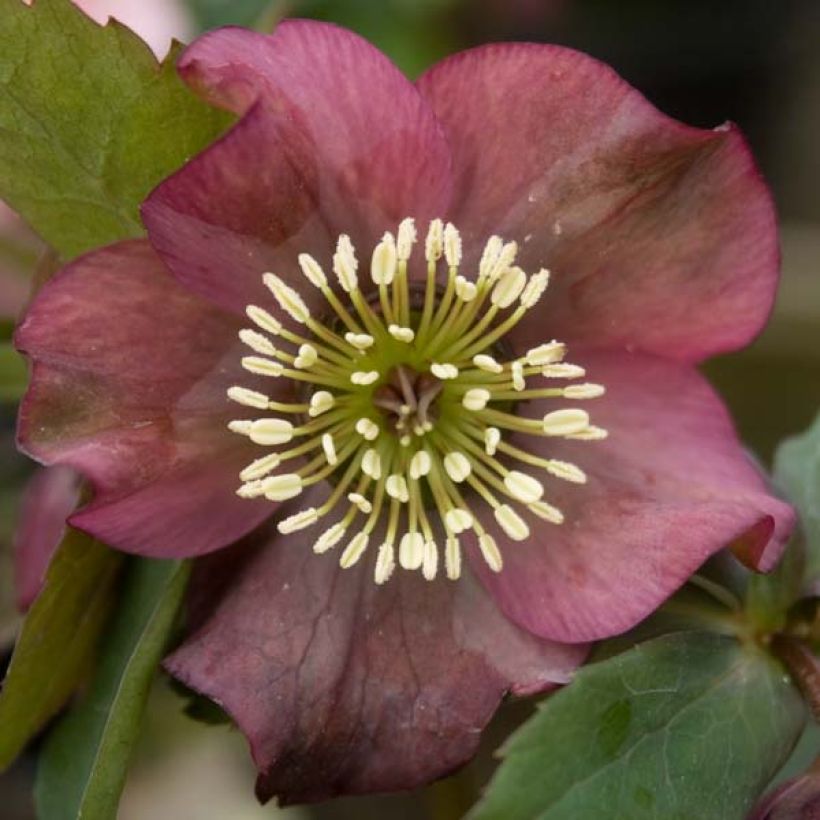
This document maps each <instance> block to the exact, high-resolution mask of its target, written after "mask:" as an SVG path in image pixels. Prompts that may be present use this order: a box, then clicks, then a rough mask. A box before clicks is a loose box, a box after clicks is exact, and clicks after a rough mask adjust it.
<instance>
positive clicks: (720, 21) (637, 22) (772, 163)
mask: <svg viewBox="0 0 820 820" xmlns="http://www.w3.org/2000/svg"><path fill="white" fill-rule="evenodd" d="M129 2H130V3H131V4H132V6H131V9H129V11H130V10H133V7H134V6H135V5H137V3H136V0H129ZM140 2H142V0H140ZM164 2H165V3H166V4H167V8H168V10H169V13H170V11H171V7H174V8H173V11H174V14H175V15H179V14H180V12H181V13H182V16H181V17H180V19H181V20H185V19H186V18H187V30H180V31H179V32H178V33H177V34H178V36H179V38H180V39H183V40H184V39H187V38H189V37H190V36H193V35H195V34H196V33H197V32H199V31H204V30H206V29H209V28H214V27H216V26H221V25H243V26H254V27H257V28H259V29H261V30H265V29H268V28H270V27H271V26H272V25H274V24H275V21H276V20H277V19H279V18H280V17H282V16H301V17H312V18H316V19H322V20H329V21H333V22H335V23H338V24H340V25H344V26H347V27H350V28H352V29H354V30H355V31H357V32H359V33H360V34H362V35H364V36H365V37H367V38H368V39H370V40H371V41H372V42H374V43H375V44H376V45H377V46H378V47H380V48H381V49H382V50H384V51H385V52H386V53H387V54H389V55H390V56H391V57H392V58H393V59H394V60H395V61H396V62H397V64H398V65H399V66H400V67H401V68H402V69H403V70H404V71H405V72H407V73H408V74H409V75H410V76H416V75H418V73H420V72H421V71H422V70H424V68H425V67H426V66H428V65H430V64H431V63H432V62H434V61H435V60H437V59H439V58H441V57H442V56H444V55H446V54H448V53H451V52H453V51H456V50H459V49H463V48H468V47H470V46H474V45H478V44H481V43H484V42H491V41H497V40H531V41H537V42H553V43H560V44H563V45H567V46H571V47H573V48H577V49H580V50H582V51H586V52H588V53H590V54H592V55H593V56H595V57H598V58H599V59H601V60H603V61H605V62H607V63H609V64H611V65H612V66H613V67H614V68H615V69H616V70H617V71H618V72H619V73H620V74H621V75H622V76H624V77H625V78H626V79H627V80H628V81H629V82H630V83H632V84H633V85H634V86H636V87H637V88H639V89H640V90H641V91H643V93H644V94H646V95H647V96H648V97H649V99H650V100H651V101H652V102H653V103H655V104H656V105H657V106H658V107H659V108H661V109H662V110H663V111H665V112H667V113H668V114H670V115H672V116H674V117H676V118H678V119H681V120H683V121H685V122H688V123H691V124H694V125H699V126H703V127H711V126H715V125H718V124H720V123H722V122H724V121H725V120H733V121H734V122H736V123H738V124H739V125H740V127H741V128H742V129H743V131H744V132H745V133H746V135H747V137H748V139H749V141H750V143H751V145H752V148H753V150H754V152H755V154H756V156H757V158H758V161H759V163H760V166H761V168H762V170H763V173H764V175H765V176H766V178H767V179H768V181H769V183H770V184H771V186H772V190H773V193H774V196H775V199H776V202H777V206H778V210H779V212H780V216H781V220H782V241H783V271H784V273H783V280H782V286H781V290H780V294H779V297H778V302H777V306H776V309H775V312H774V315H773V317H772V320H771V322H770V324H769V326H768V328H767V329H766V331H765V332H764V333H763V334H762V336H761V337H760V338H759V339H758V340H757V341H756V342H755V343H754V344H753V345H752V346H751V347H750V348H748V349H747V350H745V351H743V352H741V353H738V354H735V355H732V356H725V357H722V358H720V359H719V360H716V361H713V362H711V363H709V365H708V366H707V368H706V372H707V375H708V376H709V377H710V378H711V379H712V381H713V383H714V384H715V386H716V387H717V389H718V390H719V391H720V392H721V393H722V394H723V396H724V397H725V399H726V401H727V402H728V404H729V406H730V408H731V410H732V412H733V414H734V417H735V419H736V421H737V424H738V429H739V432H740V435H741V436H742V438H743V439H744V441H745V442H747V444H748V445H749V447H750V448H751V449H752V450H753V451H754V453H755V454H756V455H757V456H758V457H759V458H760V459H761V460H763V461H764V462H766V463H768V461H769V459H770V457H771V454H772V452H773V449H774V447H775V445H776V444H777V442H778V441H780V440H781V439H782V438H784V437H785V436H787V435H789V434H792V433H796V432H798V431H800V430H801V429H803V428H805V427H806V426H808V424H809V422H810V420H811V419H812V417H813V415H814V413H815V412H816V411H817V408H818V407H820V275H818V273H819V271H818V267H820V196H818V193H817V192H818V190H820V152H818V150H817V146H818V145H820V50H818V48H817V43H818V42H820V3H817V2H816V0H780V2H771V0H722V2H720V3H715V2H712V0H685V1H684V0H681V1H680V2H678V1H676V0H618V2H612V0H281V1H280V2H274V3H271V2H270V0H187V2H183V0H180V2H179V3H175V2H173V0H164ZM180 4H181V5H183V6H184V7H183V8H182V9H180V8H177V6H178V5H180ZM93 5H94V4H93V3H90V2H89V3H88V4H87V5H86V8H88V9H89V11H91V12H92V13H93V9H92V6H93ZM96 5H97V6H99V7H102V6H103V5H105V4H104V3H102V2H97V3H96ZM108 5H109V6H111V5H115V4H111V3H109V4H108ZM120 6H121V7H122V8H123V10H126V7H127V3H125V2H121V3H120ZM115 13H116V12H115ZM122 16H123V17H124V19H127V17H126V15H125V13H123V15H122ZM181 27H182V24H181ZM36 258H37V242H36V240H35V239H34V238H32V237H31V236H30V235H28V234H27V233H26V231H25V229H23V228H21V227H19V226H17V225H14V223H13V220H10V218H8V217H6V216H3V215H2V214H0V273H1V272H3V270H4V269H6V270H10V269H12V268H13V271H12V273H11V274H10V275H9V276H7V277H6V278H5V279H4V280H3V283H2V288H3V293H2V294H0V296H2V297H9V302H10V303H11V302H15V299H16V302H15V304H17V305H19V304H20V303H21V302H22V301H23V299H24V296H23V295H21V294H22V293H23V292H24V291H25V289H26V288H27V287H28V285H27V283H26V275H28V276H33V275H34V267H35V265H34V260H35V259H36ZM15 277H16V278H15ZM12 291H14V293H15V294H16V296H15V297H14V298H12ZM11 310H12V308H11V307H9V306H8V305H5V304H4V303H3V299H0V344H2V343H4V342H7V340H8V339H9V337H10V332H11V328H12V324H13V323H12V321H11V320H10V311H11ZM725 320H726V321H727V322H731V321H732V317H731V316H726V317H725ZM2 377H3V371H2V362H1V361H0V380H2ZM14 415H15V407H14V405H13V403H12V402H10V401H8V399H7V398H5V399H4V397H3V395H2V391H0V653H7V652H8V649H9V648H10V645H11V642H12V640H13V637H14V634H15V629H16V625H17V618H16V615H15V613H14V609H13V606H12V596H11V536H12V532H13V528H14V521H15V511H16V509H17V505H18V499H19V493H20V489H21V487H22V485H23V483H24V481H25V479H26V477H27V476H28V474H29V473H30V469H31V468H30V465H28V464H27V462H26V461H25V460H24V459H23V458H22V457H21V456H18V455H16V454H15V452H14V447H13V424H14ZM5 659H6V660H7V654H6V655H5ZM531 709H532V706H531V704H528V703H526V702H518V703H510V704H508V705H507V706H506V707H505V708H504V709H502V710H501V712H500V713H499V715H498V716H497V717H496V718H495V720H494V722H493V724H492V725H491V727H490V730H489V731H488V732H487V733H486V735H485V738H484V742H483V746H482V751H481V753H480V754H479V756H478V758H477V760H476V761H475V762H474V763H473V764H471V765H470V766H469V767H468V768H467V769H466V770H465V771H464V772H463V773H461V774H460V775H458V776H457V777H455V778H449V779H448V780H445V781H442V782H441V783H438V784H435V785H433V786H432V787H430V788H428V789H424V790H420V791H419V792H416V793H413V794H410V795H402V796H389V797H376V798H360V799H345V800H340V801H335V802H333V803H332V804H327V805H324V806H317V807H309V808H289V809H285V810H281V811H280V810H277V809H275V808H273V807H270V806H269V807H265V808H261V807H259V806H257V805H256V803H255V801H254V799H253V796H252V783H253V772H252V768H251V766H250V763H249V760H248V755H247V750H246V747H245V743H244V741H243V739H242V737H241V736H240V735H239V734H238V733H237V732H235V731H233V730H232V729H230V728H228V727H226V726H219V727H215V728H211V727H205V725H204V724H202V723H197V722H194V721H192V720H190V718H188V717H186V716H184V715H183V714H182V712H181V702H180V700H179V699H178V697H177V696H176V695H175V694H173V693H172V692H170V690H169V689H168V687H167V685H166V684H165V683H163V682H159V683H158V684H157V686H156V691H155V693H154V696H153V698H152V708H151V709H150V710H149V715H148V721H147V725H146V727H145V732H144V737H143V739H142V745H141V749H140V751H139V753H138V755H137V760H136V762H135V764H134V767H133V772H132V775H131V777H130V780H129V784H128V786H127V787H126V792H125V796H124V800H123V804H122V809H121V812H120V817H121V818H123V820H142V819H143V818H147V817H163V818H164V817H173V818H175V820H188V819H189V818H190V820H211V819H212V818H213V820H222V818H231V820H252V819H253V818H265V817H268V818H269V817H284V818H287V820H298V818H319V819H320V820H323V819H324V818H327V819H328V820H329V819H330V818H333V820H346V818H357V820H358V818H370V817H372V818H382V817H385V816H390V817H391V818H395V820H401V819H402V818H413V819H414V820H417V819H418V818H428V817H429V818H432V819H433V820H443V819H444V818H457V817H460V816H461V814H462V813H463V812H464V811H465V809H466V808H467V807H468V806H469V805H470V804H471V802H472V801H473V800H474V799H475V796H476V794H477V792H478V790H479V789H480V786H481V784H482V783H484V782H485V781H486V778H487V775H488V773H489V771H490V770H491V767H492V751H493V749H495V748H496V747H497V746H498V745H499V744H500V742H501V741H502V740H503V738H504V737H506V735H507V734H508V733H509V732H510V730H511V728H512V727H514V726H515V725H517V724H518V723H520V722H521V720H522V719H524V718H525V717H526V716H527V715H529V713H530V711H531ZM812 743H814V745H816V743H817V738H816V736H815V737H814V739H813V741H812V740H809V741H808V742H807V741H805V740H804V744H803V746H804V747H805V748H808V750H809V752H810V751H811V748H812ZM35 753H36V750H33V751H32V753H31V754H30V755H29V756H27V757H26V758H25V759H24V760H23V761H21V763H20V764H19V765H18V766H17V767H16V768H15V769H14V770H13V771H12V772H10V773H8V774H6V775H4V776H3V777H2V778H0V816H2V818H3V820H28V818H31V817H33V810H32V807H31V803H30V793H31V777H32V772H33V765H34V760H35ZM803 754H804V755H805V754H806V752H805V751H804V752H803Z"/></svg>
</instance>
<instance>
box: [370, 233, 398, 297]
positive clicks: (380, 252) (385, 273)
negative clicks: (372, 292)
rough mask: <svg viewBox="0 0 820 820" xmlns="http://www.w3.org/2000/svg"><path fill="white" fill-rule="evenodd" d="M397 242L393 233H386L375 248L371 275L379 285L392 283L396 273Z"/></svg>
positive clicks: (371, 263)
mask: <svg viewBox="0 0 820 820" xmlns="http://www.w3.org/2000/svg"><path fill="white" fill-rule="evenodd" d="M397 261H398V258H397V255H396V242H395V240H394V239H393V234H391V233H386V234H385V235H384V237H383V238H382V241H381V242H379V244H378V245H376V247H375V249H374V250H373V257H372V259H371V262H370V277H371V279H372V280H373V282H374V283H375V284H377V285H390V284H392V283H393V278H394V277H395V275H396V263H397Z"/></svg>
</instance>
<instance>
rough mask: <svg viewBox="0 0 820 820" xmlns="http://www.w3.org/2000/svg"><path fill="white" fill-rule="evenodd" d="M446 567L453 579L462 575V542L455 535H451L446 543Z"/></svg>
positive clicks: (455, 579)
mask: <svg viewBox="0 0 820 820" xmlns="http://www.w3.org/2000/svg"><path fill="white" fill-rule="evenodd" d="M444 569H445V571H446V573H447V577H448V578H449V579H450V580H451V581H457V580H458V579H459V578H460V577H461V544H459V542H458V538H456V537H455V536H454V535H451V536H449V537H448V538H447V543H446V544H445V545H444Z"/></svg>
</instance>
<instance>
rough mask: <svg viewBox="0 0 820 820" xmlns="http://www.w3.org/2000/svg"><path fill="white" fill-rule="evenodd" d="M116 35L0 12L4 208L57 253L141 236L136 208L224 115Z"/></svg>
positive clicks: (59, 13) (44, 1)
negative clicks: (7, 206)
mask: <svg viewBox="0 0 820 820" xmlns="http://www.w3.org/2000/svg"><path fill="white" fill-rule="evenodd" d="M177 51H178V50H177V49H174V50H172V53H171V54H170V55H169V57H168V58H167V59H166V60H165V61H164V62H163V63H162V65H159V64H158V63H157V61H156V58H155V57H154V55H153V54H152V53H151V51H150V50H149V48H148V47H147V46H146V45H145V44H144V43H143V42H142V41H141V40H140V39H139V38H138V37H137V36H136V35H135V34H133V33H132V32H131V31H129V30H128V29H127V28H125V27H124V26H122V25H121V24H118V23H113V22H112V23H110V24H109V25H108V26H106V27H104V28H102V27H100V26H98V25H97V24H96V23H94V22H93V21H92V20H91V19H90V18H88V17H86V16H85V15H84V14H82V13H81V12H80V11H79V10H78V9H77V7H76V6H74V5H73V4H72V3H71V2H70V0H37V2H36V3H35V4H34V5H33V6H31V7H28V6H26V5H24V4H23V3H21V2H20V0H0V198H2V199H5V200H6V201H7V202H8V203H9V204H10V205H11V206H12V207H13V208H15V210H17V211H19V212H20V214H22V216H23V217H24V218H25V219H26V221H27V222H29V224H30V225H31V226H32V227H33V228H34V229H35V230H36V231H37V232H38V233H39V234H40V235H41V236H42V237H43V238H44V239H45V240H46V241H47V242H48V243H49V244H50V245H52V246H53V247H54V248H56V249H57V250H58V251H59V253H60V254H61V255H63V256H65V257H71V256H74V255H76V254H79V253H81V252H82V251H85V250H88V249H90V248H94V247H97V246H99V245H104V244H107V243H109V242H113V241H115V240H117V239H122V238H125V237H130V236H138V235H141V234H142V233H143V229H142V225H141V223H140V219H139V213H138V206H139V203H140V202H141V201H142V200H143V199H144V198H145V196H146V195H147V194H148V193H149V192H150V190H151V189H152V188H153V187H154V186H155V185H156V184H157V183H158V182H160V181H161V180H162V179H163V178H164V177H166V176H167V175H168V174H170V173H171V172H172V171H174V170H175V169H176V168H178V167H179V166H181V165H182V164H183V163H184V162H185V161H186V160H187V159H188V158H189V157H191V156H192V155H193V154H195V153H196V152H197V151H199V150H201V149H202V148H203V147H204V146H205V145H207V144H208V143H209V142H211V141H212V140H213V139H214V138H215V137H216V136H217V135H218V134H219V133H220V131H221V130H223V129H224V127H225V126H226V124H227V123H228V121H229V118H228V115H226V114H225V113H224V112H220V111H216V110H215V109H212V108H210V107H208V106H206V105H205V104H204V103H202V102H201V101H200V100H198V99H197V98H196V97H195V96H194V95H193V94H192V93H191V92H190V91H189V90H188V89H187V88H186V87H185V86H184V84H183V83H182V82H181V80H180V79H179V78H178V77H177V75H176V72H175V69H174V64H175V60H176V56H177Z"/></svg>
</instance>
